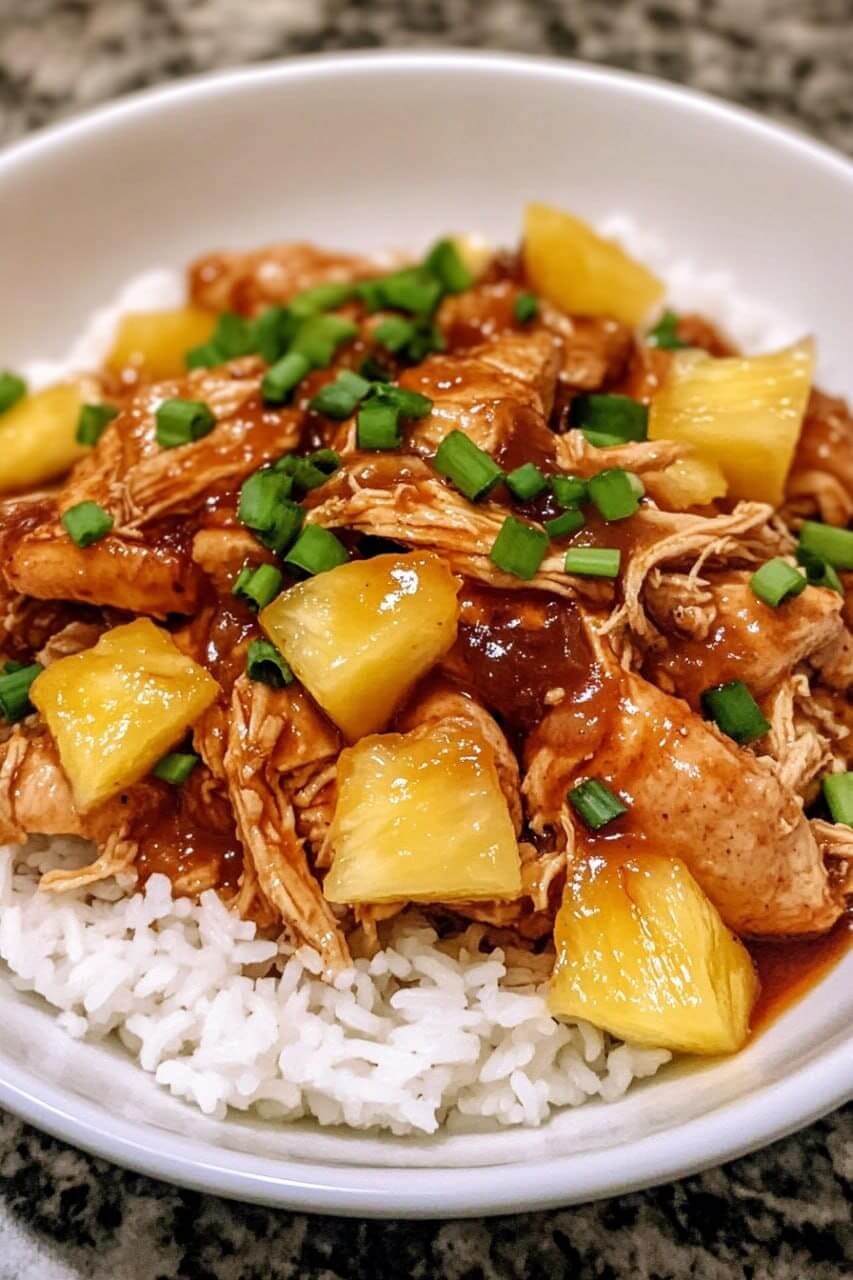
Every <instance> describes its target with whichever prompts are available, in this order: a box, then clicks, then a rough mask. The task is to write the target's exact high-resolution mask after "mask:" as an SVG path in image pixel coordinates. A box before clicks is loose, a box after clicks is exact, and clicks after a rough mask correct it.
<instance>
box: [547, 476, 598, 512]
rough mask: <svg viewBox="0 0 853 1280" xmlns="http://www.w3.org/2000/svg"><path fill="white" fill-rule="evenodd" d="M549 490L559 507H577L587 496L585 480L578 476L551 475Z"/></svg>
mask: <svg viewBox="0 0 853 1280" xmlns="http://www.w3.org/2000/svg"><path fill="white" fill-rule="evenodd" d="M551 492H552V493H553V495H554V497H555V498H556V499H557V501H558V502H559V504H560V506H561V507H579V506H580V504H581V503H582V502H586V501H587V500H588V498H589V491H588V489H587V483H586V480H582V479H581V477H580V476H551Z"/></svg>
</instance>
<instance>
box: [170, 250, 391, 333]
mask: <svg viewBox="0 0 853 1280" xmlns="http://www.w3.org/2000/svg"><path fill="white" fill-rule="evenodd" d="M380 273H381V267H379V266H378V265H377V263H375V262H371V260H370V259H369V258H361V257H357V256H355V255H353V254H349V253H334V252H327V251H325V250H323V249H317V248H315V247H314V246H313V245H311V244H301V243H295V244H278V245H270V246H269V247H268V248H266V249H256V250H253V251H251V252H239V251H236V252H230V253H229V252H221V253H209V254H206V255H205V256H204V257H203V258H199V259H198V260H197V261H196V262H194V263H193V264H192V266H191V267H190V269H189V280H188V288H189V296H190V300H191V301H192V302H194V303H195V304H196V305H197V306H199V307H206V308H208V309H209V310H211V311H236V312H238V313H239V314H240V315H245V316H252V315H256V314H257V312H259V311H262V310H263V309H264V307H269V306H271V305H273V304H274V303H283V302H289V301H290V299H291V298H292V297H293V296H294V295H295V294H297V293H301V291H302V290H303V289H311V288H313V287H314V285H318V284H332V283H334V284H341V283H348V282H349V281H351V280H364V279H367V278H368V277H370V276H375V275H378V274H380Z"/></svg>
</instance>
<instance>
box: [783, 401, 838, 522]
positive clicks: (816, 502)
mask: <svg viewBox="0 0 853 1280" xmlns="http://www.w3.org/2000/svg"><path fill="white" fill-rule="evenodd" d="M786 509H787V510H788V512H789V513H791V514H795V515H813V514H814V513H815V512H816V513H817V514H818V517H819V518H820V519H821V520H824V521H825V522H826V523H827V524H836V525H847V524H849V523H850V521H851V519H853V415H851V413H850V409H849V408H848V406H847V404H846V403H845V401H844V400H839V399H835V398H834V397H832V396H827V395H824V394H823V392H821V391H813V392H812V394H811V398H810V399H809V403H808V407H807V409H806V417H805V421H804V422H803V428H802V431H801V432H800V439H799V443H798V445H797V450H796V453H795V454H794V461H793V463H792V464H791V470H790V472H789V475H788V486H787V491H786Z"/></svg>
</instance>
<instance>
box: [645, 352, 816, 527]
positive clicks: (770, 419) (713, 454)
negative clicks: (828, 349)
mask: <svg viewBox="0 0 853 1280" xmlns="http://www.w3.org/2000/svg"><path fill="white" fill-rule="evenodd" d="M814 364H815V353H814V341H813V340H812V339H811V338H804V339H803V340H802V341H801V342H797V343H795V345H794V346H792V347H785V348H784V350H782V351H776V352H774V353H773V354H772V355H765V356H725V357H723V358H722V359H717V358H714V357H713V356H709V355H706V354H705V353H704V352H701V351H677V352H675V353H674V355H673V357H672V363H671V365H670V370H669V373H668V375H667V379H666V382H665V383H664V385H663V386H662V387H661V388H660V390H659V391H658V392H657V394H656V395H655V397H654V399H653V400H652V403H651V408H650V411H649V438H650V439H651V440H679V441H682V442H683V443H684V444H691V445H693V447H694V448H695V449H696V451H697V452H698V453H699V454H700V456H701V457H703V458H706V459H708V460H709V461H713V462H716V463H717V464H718V465H719V467H720V468H721V470H722V471H723V473H724V475H725V477H726V480H727V481H728V486H729V495H730V497H733V498H749V499H752V500H754V501H756V502H770V503H773V505H774V506H775V505H778V503H780V502H781V501H782V498H783V496H784V493H785V481H786V479H787V476H788V471H789V469H790V466H791V461H792V459H793V457H794V450H795V449H796V447H797V441H798V439H799V436H800V429H801V427H802V425H803V418H804V416H805V412H806V404H807V402H808V398H809V392H810V391H811V385H812V378H813V376H814Z"/></svg>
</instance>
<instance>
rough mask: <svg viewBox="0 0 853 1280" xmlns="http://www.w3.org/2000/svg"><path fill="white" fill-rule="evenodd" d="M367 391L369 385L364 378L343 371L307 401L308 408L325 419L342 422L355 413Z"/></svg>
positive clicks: (349, 371)
mask: <svg viewBox="0 0 853 1280" xmlns="http://www.w3.org/2000/svg"><path fill="white" fill-rule="evenodd" d="M369 390H370V383H369V382H368V381H367V379H366V378H362V377H361V376H360V375H359V374H357V373H353V372H352V370H351V369H343V370H342V371H341V372H340V373H339V374H338V376H337V378H336V379H335V381H334V382H327V383H326V385H325V387H321V388H320V390H319V391H318V392H317V394H316V396H314V397H313V399H312V400H310V401H309V407H310V408H312V409H313V410H314V412H315V413H322V414H324V415H325V417H327V418H335V419H337V420H338V421H343V419H344V418H349V417H350V416H351V415H352V414H353V413H355V411H356V409H357V408H358V405H359V403H360V402H361V401H362V400H363V399H364V397H365V396H366V395H367V393H368V391H369Z"/></svg>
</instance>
